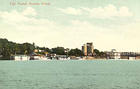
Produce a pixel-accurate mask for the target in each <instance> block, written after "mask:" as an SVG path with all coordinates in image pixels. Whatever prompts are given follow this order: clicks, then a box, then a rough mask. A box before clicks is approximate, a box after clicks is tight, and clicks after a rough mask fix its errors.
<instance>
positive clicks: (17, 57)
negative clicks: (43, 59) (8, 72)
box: [11, 55, 30, 61]
mask: <svg viewBox="0 0 140 89" xmlns="http://www.w3.org/2000/svg"><path fill="white" fill-rule="evenodd" d="M11 59H12V60H15V61H25V60H30V56H27V55H13V56H11Z"/></svg>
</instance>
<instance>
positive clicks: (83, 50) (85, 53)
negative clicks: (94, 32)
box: [82, 44, 87, 56]
mask: <svg viewBox="0 0 140 89" xmlns="http://www.w3.org/2000/svg"><path fill="white" fill-rule="evenodd" d="M82 52H83V54H84V55H85V56H87V45H86V44H84V45H83V46H82Z"/></svg>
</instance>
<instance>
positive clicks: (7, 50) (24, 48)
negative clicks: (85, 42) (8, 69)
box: [0, 38, 106, 59]
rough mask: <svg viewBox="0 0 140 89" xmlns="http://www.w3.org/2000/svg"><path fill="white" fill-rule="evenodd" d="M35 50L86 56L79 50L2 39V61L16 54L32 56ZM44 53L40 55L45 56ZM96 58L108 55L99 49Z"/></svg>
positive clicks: (0, 42)
mask: <svg viewBox="0 0 140 89" xmlns="http://www.w3.org/2000/svg"><path fill="white" fill-rule="evenodd" d="M35 49H37V50H43V51H44V52H48V53H50V54H57V55H67V56H84V54H83V52H82V51H81V50H80V49H78V48H75V49H69V48H64V47H55V48H51V49H50V48H47V47H39V46H35V44H34V43H32V44H31V43H23V44H19V43H15V42H11V41H8V40H7V39H1V38H0V59H10V56H11V55H15V54H25V55H31V54H32V53H33V52H34V50H35ZM44 52H38V53H39V54H44ZM94 56H95V57H105V56H106V54H105V53H104V52H100V51H99V50H98V49H94Z"/></svg>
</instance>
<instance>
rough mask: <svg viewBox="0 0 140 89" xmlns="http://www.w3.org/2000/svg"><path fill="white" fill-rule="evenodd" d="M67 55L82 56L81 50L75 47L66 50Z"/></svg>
mask: <svg viewBox="0 0 140 89" xmlns="http://www.w3.org/2000/svg"><path fill="white" fill-rule="evenodd" d="M68 55H70V56H83V52H82V51H81V50H80V49H78V48H76V49H71V50H70V51H69V52H68Z"/></svg>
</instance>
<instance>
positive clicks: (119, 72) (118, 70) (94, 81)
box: [0, 60, 140, 89]
mask: <svg viewBox="0 0 140 89" xmlns="http://www.w3.org/2000/svg"><path fill="white" fill-rule="evenodd" d="M0 89H140V61H123V60H121V61H113V60H107V61H103V60H100V61H99V60H98V61H96V60H94V61H80V60H77V61H74V60H70V61H0Z"/></svg>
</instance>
